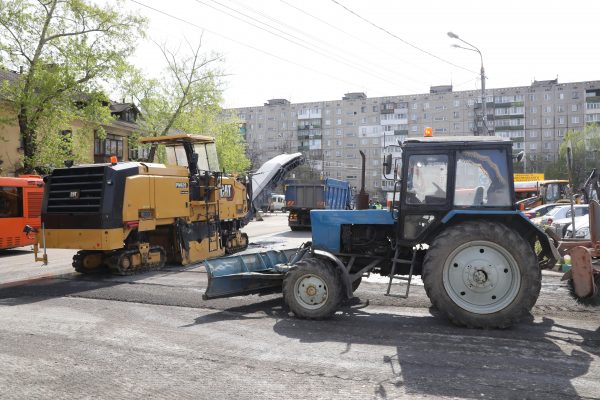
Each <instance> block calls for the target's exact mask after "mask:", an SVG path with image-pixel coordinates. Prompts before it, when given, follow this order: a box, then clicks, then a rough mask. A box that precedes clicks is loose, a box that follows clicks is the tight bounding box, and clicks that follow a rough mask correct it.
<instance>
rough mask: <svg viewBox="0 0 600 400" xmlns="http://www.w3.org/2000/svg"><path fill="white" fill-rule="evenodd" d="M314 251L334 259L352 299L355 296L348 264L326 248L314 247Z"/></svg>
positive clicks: (323, 256) (347, 293)
mask: <svg viewBox="0 0 600 400" xmlns="http://www.w3.org/2000/svg"><path fill="white" fill-rule="evenodd" d="M312 252H313V254H314V255H316V256H318V257H321V258H326V259H328V260H330V261H333V263H334V264H335V266H336V269H337V270H338V271H339V273H340V276H341V277H342V283H343V284H344V289H345V290H346V297H347V298H348V299H351V298H352V297H353V294H352V281H351V280H350V274H349V273H348V270H347V269H346V266H345V265H344V263H343V262H342V260H340V259H339V258H338V257H336V256H335V255H334V254H332V253H330V252H328V251H325V250H317V249H313V251H312Z"/></svg>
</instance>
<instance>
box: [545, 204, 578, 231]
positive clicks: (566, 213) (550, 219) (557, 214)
mask: <svg viewBox="0 0 600 400" xmlns="http://www.w3.org/2000/svg"><path fill="white" fill-rule="evenodd" d="M573 208H574V209H575V216H576V217H579V216H581V215H587V213H588V206H587V204H576V205H574V206H573ZM570 217H571V206H570V205H561V206H559V207H555V208H553V209H552V210H550V211H548V213H547V214H546V215H544V216H543V217H542V218H541V220H540V223H539V225H542V226H544V225H550V226H552V224H553V223H554V222H555V221H558V220H559V219H563V218H570Z"/></svg>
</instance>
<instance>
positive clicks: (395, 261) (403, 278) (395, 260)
mask: <svg viewBox="0 0 600 400" xmlns="http://www.w3.org/2000/svg"><path fill="white" fill-rule="evenodd" d="M416 254H417V252H416V251H414V252H413V257H412V260H405V259H401V258H398V249H396V254H395V256H394V258H393V259H392V270H391V272H390V281H389V283H388V287H387V291H386V292H385V294H384V296H388V297H396V298H400V299H406V298H408V292H409V291H410V283H411V281H412V276H413V269H414V265H415V257H416ZM398 264H410V271H409V273H408V277H406V276H403V275H396V266H397V265H398ZM394 279H395V280H398V281H404V282H406V290H405V291H404V294H393V293H390V291H391V290H392V283H393V282H394Z"/></svg>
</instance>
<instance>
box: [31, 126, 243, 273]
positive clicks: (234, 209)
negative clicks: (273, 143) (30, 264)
mask: <svg viewBox="0 0 600 400" xmlns="http://www.w3.org/2000/svg"><path fill="white" fill-rule="evenodd" d="M141 142H142V144H146V145H148V146H149V147H150V149H149V156H148V159H147V161H144V162H117V160H116V157H115V158H114V160H113V161H112V162H111V163H105V164H90V165H78V166H71V167H67V168H57V169H55V170H54V171H53V172H52V174H50V175H48V176H46V177H45V178H44V181H45V191H44V199H43V203H42V226H41V229H35V228H33V227H29V228H27V230H28V233H31V232H34V231H37V234H36V237H37V245H36V246H35V249H36V260H40V261H44V262H46V263H47V253H46V251H45V249H46V248H63V249H80V250H79V251H78V252H77V253H76V254H75V256H74V257H73V267H74V268H75V270H76V271H78V272H81V273H92V272H96V271H98V270H102V269H106V268H108V269H109V270H110V271H112V272H114V273H117V274H121V275H128V274H132V273H136V272H139V271H140V270H147V269H155V268H160V267H162V266H163V265H164V264H165V262H169V263H176V264H181V265H186V264H190V263H194V262H198V261H201V260H205V259H207V258H211V257H219V256H223V255H224V254H231V253H235V252H237V251H240V250H244V249H245V248H246V247H247V246H248V237H247V236H246V234H244V233H242V232H241V231H240V228H241V227H243V226H244V225H245V224H246V223H247V222H248V220H249V217H250V207H249V206H250V193H251V189H250V186H249V184H248V181H247V180H246V178H245V177H242V176H229V175H225V174H223V173H222V172H221V168H220V166H219V160H218V157H217V150H216V146H215V141H214V138H212V137H209V136H201V135H188V134H181V135H173V136H162V137H149V138H142V139H141ZM158 151H161V152H164V155H165V157H166V159H167V161H168V163H167V165H165V164H158V163H154V162H153V160H154V158H155V157H156V155H157V152H158ZM40 246H41V247H43V248H44V255H43V256H42V257H38V252H37V250H39V247H40Z"/></svg>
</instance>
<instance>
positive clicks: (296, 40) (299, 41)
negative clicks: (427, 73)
mask: <svg viewBox="0 0 600 400" xmlns="http://www.w3.org/2000/svg"><path fill="white" fill-rule="evenodd" d="M194 1H195V2H196V3H199V4H203V5H205V6H207V7H210V8H212V9H213V10H216V11H218V12H221V13H223V14H225V15H228V16H230V17H232V18H235V19H237V20H238V21H242V22H244V23H246V24H248V25H250V26H253V27H255V28H257V29H260V30H262V31H264V32H267V33H269V34H271V35H273V36H276V37H278V38H280V39H283V40H285V41H287V42H290V43H292V44H294V45H296V46H299V47H302V48H304V49H306V50H309V51H311V52H313V53H316V54H318V55H320V56H322V57H325V58H328V59H330V60H333V61H336V62H338V63H340V64H343V65H345V66H347V67H350V68H352V69H355V70H357V71H360V72H363V73H366V74H368V75H370V76H372V77H374V78H377V79H379V80H381V81H383V82H385V83H388V84H391V85H397V83H396V82H391V81H389V80H388V79H387V78H386V77H382V76H380V75H378V74H374V73H372V72H371V71H368V70H365V69H364V68H360V67H358V66H357V65H355V64H350V63H349V62H347V61H345V60H344V58H343V57H340V56H338V55H334V57H331V55H329V54H327V53H326V52H324V51H322V50H319V49H315V48H311V47H310V46H308V45H306V44H304V43H302V39H301V38H299V37H298V36H296V35H293V34H291V33H288V32H285V31H283V30H281V29H279V28H277V27H274V26H273V25H271V24H268V23H266V22H262V21H259V20H257V19H256V18H254V17H252V16H250V15H248V14H246V13H243V12H241V11H239V10H236V9H235V8H232V7H229V6H227V5H224V4H222V3H220V2H218V1H216V0H210V1H212V2H213V3H216V4H218V5H220V6H221V7H223V8H226V9H228V10H231V11H233V12H235V13H237V14H240V15H242V16H244V17H245V18H248V19H249V20H250V21H248V20H246V19H244V18H240V17H238V16H236V15H233V14H231V13H229V12H227V11H224V10H221V9H219V8H217V7H214V6H212V5H210V4H207V3H205V2H204V1H202V0H194ZM251 21H255V22H257V23H259V24H262V25H264V26H266V27H269V28H271V29H273V30H275V31H278V32H281V33H283V34H284V35H287V36H289V37H291V38H293V39H289V38H286V37H284V36H282V35H280V34H278V33H276V32H272V31H270V30H269V29H266V28H264V27H262V26H259V25H257V24H255V23H254V22H251ZM346 60H347V59H346Z"/></svg>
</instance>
